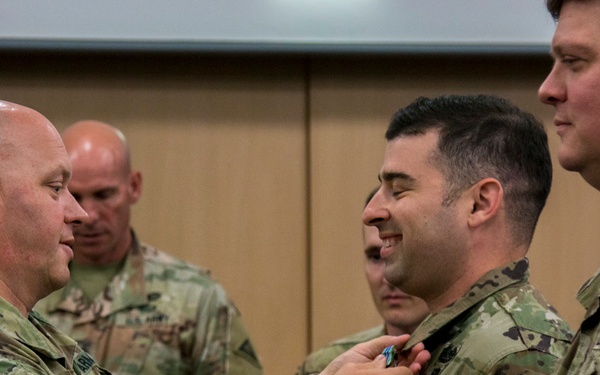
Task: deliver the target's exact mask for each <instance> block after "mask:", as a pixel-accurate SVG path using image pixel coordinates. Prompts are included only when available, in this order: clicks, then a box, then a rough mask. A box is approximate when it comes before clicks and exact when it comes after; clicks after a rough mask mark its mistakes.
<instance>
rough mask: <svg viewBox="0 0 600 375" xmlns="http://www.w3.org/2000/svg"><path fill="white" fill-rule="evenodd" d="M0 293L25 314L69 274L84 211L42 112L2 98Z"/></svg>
mask: <svg viewBox="0 0 600 375" xmlns="http://www.w3.org/2000/svg"><path fill="white" fill-rule="evenodd" d="M0 142H1V143H2V145H1V147H0V254H1V258H2V261H1V262H0V296H1V297H3V298H4V299H5V300H7V301H9V302H10V303H12V304H13V305H14V306H16V307H17V308H18V309H19V310H20V311H21V312H22V313H23V314H26V313H27V312H28V311H29V310H30V309H31V308H32V307H33V305H34V304H35V303H36V302H37V300H39V299H40V298H42V297H45V296H46V295H48V294H49V293H51V292H52V291H54V290H56V289H59V288H61V287H62V286H64V285H65V284H66V282H67V281H68V279H69V268H68V264H69V261H70V260H71V259H72V257H73V250H72V249H71V245H72V244H73V230H74V227H75V226H77V225H79V224H81V222H82V220H83V219H84V218H85V212H84V211H83V210H82V208H81V207H80V206H79V205H78V204H77V202H76V201H75V200H74V199H73V196H72V195H71V194H70V193H69V191H68V190H67V187H68V184H69V182H70V177H71V164H70V162H69V158H68V156H67V153H66V152H65V147H64V145H63V142H62V140H61V138H60V135H59V134H58V131H57V130H56V128H54V126H53V125H52V124H51V123H50V121H48V119H46V118H45V117H44V116H42V115H41V114H40V113H38V112H36V111H34V110H33V109H31V108H27V107H24V106H21V105H18V104H14V103H9V102H4V101H0Z"/></svg>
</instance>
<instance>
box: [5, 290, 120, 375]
mask: <svg viewBox="0 0 600 375" xmlns="http://www.w3.org/2000/svg"><path fill="white" fill-rule="evenodd" d="M0 374H10V375H31V374H47V375H55V374H65V375H66V374H90V375H91V374H104V375H107V374H108V375H110V373H109V372H108V371H105V370H103V369H101V368H100V367H98V365H97V364H96V362H94V360H93V359H92V357H90V355H89V354H87V353H86V352H84V351H83V350H82V349H81V348H80V347H79V346H77V343H76V342H75V341H73V340H72V339H71V338H69V337H68V336H67V335H65V334H64V333H62V332H60V331H59V330H57V329H56V328H54V327H53V326H52V325H50V324H48V323H47V322H46V321H45V320H43V319H42V318H41V317H40V316H39V315H38V314H36V313H35V312H34V311H32V312H30V313H29V316H28V318H27V319H25V317H24V316H23V315H22V314H21V312H20V311H19V310H17V308H16V307H14V306H13V305H11V304H10V303H8V302H7V301H6V300H4V299H3V298H0Z"/></svg>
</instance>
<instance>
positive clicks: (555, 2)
mask: <svg viewBox="0 0 600 375" xmlns="http://www.w3.org/2000/svg"><path fill="white" fill-rule="evenodd" d="M562 6H563V0H546V8H548V12H550V15H551V16H552V18H554V20H555V21H558V16H560V9H561V8H562Z"/></svg>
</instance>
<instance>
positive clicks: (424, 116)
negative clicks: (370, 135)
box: [385, 95, 552, 245]
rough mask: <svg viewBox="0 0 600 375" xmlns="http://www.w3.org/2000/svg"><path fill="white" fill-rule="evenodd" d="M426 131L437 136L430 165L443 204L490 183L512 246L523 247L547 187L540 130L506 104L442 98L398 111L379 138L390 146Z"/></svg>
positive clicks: (548, 165)
mask: <svg viewBox="0 0 600 375" xmlns="http://www.w3.org/2000/svg"><path fill="white" fill-rule="evenodd" d="M429 131H439V140H438V145H437V150H436V151H435V153H434V154H433V155H431V162H432V163H433V165H435V166H436V167H437V168H439V170H440V171H441V172H442V174H443V175H444V178H445V181H446V184H447V185H446V189H447V190H446V194H447V195H446V198H445V200H444V204H451V203H452V202H453V201H454V200H456V199H457V198H458V197H459V196H460V193H461V192H463V191H464V190H465V189H467V188H469V187H470V186H472V185H473V184H475V183H476V182H478V181H480V180H482V179H484V178H487V177H492V178H495V179H497V180H498V181H499V182H500V183H501V184H502V187H503V189H504V196H505V203H506V211H507V216H508V218H509V221H510V225H511V232H512V234H513V236H514V240H515V241H516V242H517V243H518V244H523V243H524V244H527V245H529V243H530V242H531V238H532V237H533V232H534V230H535V226H536V224H537V220H538V218H539V215H540V213H541V211H542V209H543V207H544V205H545V204H546V199H547V198H548V194H549V193H550V187H551V184H552V161H551V159H550V152H549V150H548V137H547V135H546V131H545V129H544V125H543V124H542V123H541V122H540V121H539V120H538V119H536V118H535V117H534V116H533V115H532V114H530V113H528V112H525V111H523V110H521V109H519V108H518V107H516V106H515V105H513V104H512V103H510V102H509V101H508V100H506V99H502V98H499V97H495V96H490V95H447V96H441V97H437V98H433V99H430V98H424V97H421V98H418V99H417V100H415V101H414V102H413V103H412V104H410V105H409V106H407V107H405V108H403V109H400V110H399V111H398V112H397V113H396V114H395V115H394V116H393V117H392V120H391V123H390V125H389V127H388V129H387V132H386V134H385V136H386V138H387V140H388V141H390V140H393V139H394V138H397V137H400V136H411V135H422V134H425V133H427V132H429Z"/></svg>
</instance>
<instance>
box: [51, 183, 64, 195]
mask: <svg viewBox="0 0 600 375" xmlns="http://www.w3.org/2000/svg"><path fill="white" fill-rule="evenodd" d="M50 189H52V190H54V192H55V193H57V194H58V193H60V192H61V191H62V190H63V189H64V186H62V185H50Z"/></svg>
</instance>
